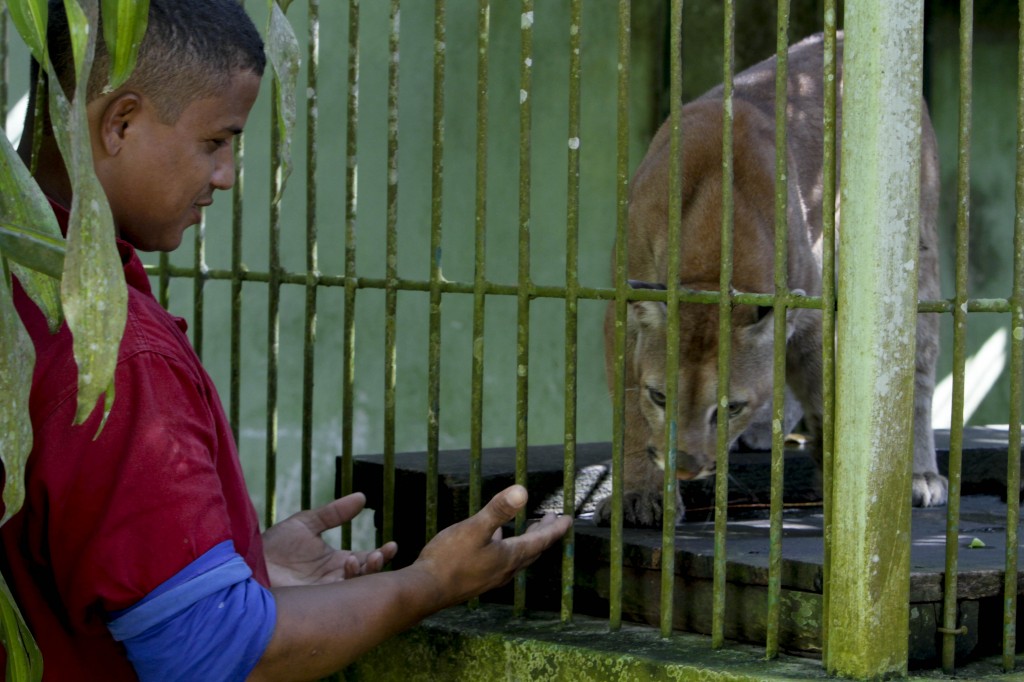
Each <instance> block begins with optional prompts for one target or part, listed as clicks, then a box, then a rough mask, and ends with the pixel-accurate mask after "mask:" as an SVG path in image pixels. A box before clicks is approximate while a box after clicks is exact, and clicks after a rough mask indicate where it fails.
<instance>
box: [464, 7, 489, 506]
mask: <svg viewBox="0 0 1024 682" xmlns="http://www.w3.org/2000/svg"><path fill="white" fill-rule="evenodd" d="M490 17H491V6H490V0H479V6H478V9H477V66H476V196H475V216H474V262H475V266H474V270H473V364H472V367H471V370H470V372H471V383H472V390H471V393H472V416H471V419H470V450H471V453H472V454H471V457H470V463H469V467H470V469H469V512H470V513H471V514H475V513H476V512H477V511H478V510H479V509H480V505H481V500H480V497H481V490H480V489H481V487H482V479H483V471H482V468H481V464H482V462H481V461H482V458H483V411H484V319H485V317H484V310H485V306H486V301H487V299H486V297H485V295H484V291H485V288H486V286H487V258H486V254H487V76H488V64H489V62H488V54H489V50H490Z"/></svg>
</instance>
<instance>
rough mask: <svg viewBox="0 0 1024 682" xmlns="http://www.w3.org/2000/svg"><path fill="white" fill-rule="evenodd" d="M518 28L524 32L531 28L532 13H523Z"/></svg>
mask: <svg viewBox="0 0 1024 682" xmlns="http://www.w3.org/2000/svg"><path fill="white" fill-rule="evenodd" d="M520 26H521V27H522V28H523V30H526V29H528V28H530V27H531V26H533V12H523V18H522V21H521V22H520Z"/></svg>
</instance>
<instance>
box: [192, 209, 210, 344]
mask: <svg viewBox="0 0 1024 682" xmlns="http://www.w3.org/2000/svg"><path fill="white" fill-rule="evenodd" d="M194 243H195V253H194V259H195V260H194V262H195V265H194V270H193V272H194V274H193V276H192V347H193V348H194V349H195V351H196V355H198V356H199V359H200V360H202V358H203V330H204V328H205V326H206V325H205V323H204V320H203V309H204V307H205V306H204V303H205V293H206V271H207V269H208V268H207V267H206V212H205V211H204V212H203V217H202V218H201V219H200V221H199V224H198V225H196V230H195V233H194Z"/></svg>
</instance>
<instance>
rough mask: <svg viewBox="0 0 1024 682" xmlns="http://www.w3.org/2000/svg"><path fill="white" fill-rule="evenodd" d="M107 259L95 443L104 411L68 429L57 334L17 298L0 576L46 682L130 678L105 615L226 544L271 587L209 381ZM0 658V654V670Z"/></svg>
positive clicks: (135, 278)
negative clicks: (113, 311)
mask: <svg viewBox="0 0 1024 682" xmlns="http://www.w3.org/2000/svg"><path fill="white" fill-rule="evenodd" d="M58 217H59V218H60V219H61V220H62V222H63V221H66V217H67V216H66V214H65V215H58ZM118 248H119V249H120V252H121V259H122V262H123V263H124V264H125V265H124V273H125V279H126V281H127V283H128V319H127V324H126V328H125V332H124V337H123V339H122V341H121V347H120V351H119V357H118V366H117V371H116V376H115V389H116V393H115V395H116V398H115V401H114V406H113V409H112V411H111V413H110V416H109V418H108V420H107V423H106V425H105V426H104V428H103V431H102V433H101V434H100V436H99V437H98V438H96V439H95V440H93V436H94V435H95V434H96V431H97V428H98V426H99V423H100V419H101V413H102V406H98V407H97V408H96V410H95V411H94V412H93V414H92V415H91V416H90V418H89V419H88V420H87V421H86V422H85V424H83V425H81V426H72V423H73V418H74V414H75V409H76V398H77V376H78V370H77V367H76V365H75V361H74V358H73V356H72V348H71V333H70V331H69V330H68V327H67V325H64V326H63V327H62V328H61V329H60V331H59V332H58V333H57V334H53V335H51V334H50V333H49V331H48V330H47V327H46V321H45V319H44V317H43V315H42V313H41V312H40V311H39V310H38V309H37V308H36V306H35V305H34V304H33V303H32V302H31V301H30V300H29V299H28V297H27V296H26V295H25V293H24V291H23V290H22V289H21V287H20V286H16V287H15V305H16V307H17V310H18V313H19V314H20V316H21V318H22V320H23V322H24V323H25V326H26V328H27V329H28V331H29V334H30V335H31V336H32V339H33V342H34V343H35V348H36V365H35V371H34V374H33V380H32V393H31V398H30V412H31V417H32V428H33V436H34V445H33V449H32V453H31V455H30V457H29V459H28V464H27V467H26V499H25V505H24V507H23V508H22V510H21V511H20V512H18V513H17V514H16V515H15V516H14V517H13V518H11V519H10V520H9V521H8V522H7V523H6V524H4V525H3V526H2V527H0V541H2V543H3V549H4V556H3V557H0V567H2V570H3V574H4V577H5V578H6V580H7V582H8V585H9V586H10V588H11V590H12V591H13V592H14V595H15V597H16V598H17V601H18V604H19V606H20V608H21V610H22V613H23V615H24V616H25V618H26V620H27V621H28V624H29V627H30V628H31V630H32V632H33V634H34V636H35V638H36V641H37V642H38V644H39V647H40V649H41V650H42V653H43V661H44V670H45V674H44V679H46V680H87V679H97V680H107V681H109V680H134V679H136V676H135V672H134V670H133V669H132V666H131V664H130V663H129V662H128V660H127V659H126V658H125V654H124V649H123V647H122V646H121V644H119V643H117V642H115V641H114V640H113V638H112V637H111V636H110V633H109V631H108V630H107V626H106V620H105V614H107V613H108V612H111V611H117V610H121V609H125V608H127V607H129V606H132V605H133V604H135V603H136V602H138V601H139V600H141V599H142V598H143V597H145V596H146V595H147V594H148V593H149V592H150V591H152V590H153V589H154V588H156V587H157V586H159V585H160V584H161V583H162V582H164V581H165V580H167V579H168V578H170V577H171V576H173V575H175V574H176V573H177V572H178V571H180V570H181V569H182V568H184V567H185V566H186V565H188V564H189V563H191V562H192V561H193V560H195V559H196V558H197V557H199V556H200V555H201V554H203V553H204V552H206V551H207V550H209V549H210V548H211V547H213V546H214V545H216V544H217V543H219V542H222V541H224V540H228V539H230V540H233V541H234V544H235V549H236V550H237V552H238V553H239V554H241V555H242V557H243V558H244V559H245V561H246V563H247V564H248V565H249V566H250V568H252V571H253V575H254V577H255V578H256V580H258V581H259V582H260V583H262V584H263V585H264V586H269V580H268V578H267V568H266V563H265V560H264V557H263V543H262V540H261V537H260V533H259V521H258V518H257V515H256V510H255V509H254V507H253V505H252V502H251V500H250V498H249V494H248V491H247V490H246V487H245V481H244V480H243V477H242V470H241V465H240V462H239V460H238V452H237V449H236V446H235V442H234V439H233V438H232V435H231V429H230V427H229V424H228V421H227V418H226V416H225V415H224V411H223V408H222V407H221V404H220V399H219V398H218V396H217V391H216V389H215V388H214V385H213V382H212V381H211V379H210V377H209V376H208V375H207V374H206V371H205V370H204V369H203V368H202V366H201V364H200V362H199V358H198V357H197V356H196V354H195V352H194V351H193V349H192V346H191V344H190V343H189V341H188V338H187V337H186V336H185V329H186V325H185V321H184V320H182V319H180V318H176V317H173V316H171V315H170V314H169V313H167V312H166V311H165V310H164V309H163V308H162V307H161V306H160V304H159V303H158V302H157V301H156V299H155V298H153V295H152V293H151V290H150V286H149V279H148V277H147V276H146V274H145V271H144V270H143V267H142V263H141V262H140V261H139V258H138V256H137V255H136V254H135V251H134V249H132V247H131V246H130V245H128V244H126V243H124V242H121V241H119V242H118ZM0 505H2V503H0ZM0 508H2V506H0ZM3 658H4V656H3V652H2V651H0V665H2V664H3V663H4V660H3Z"/></svg>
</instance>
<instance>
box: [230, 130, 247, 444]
mask: <svg viewBox="0 0 1024 682" xmlns="http://www.w3.org/2000/svg"><path fill="white" fill-rule="evenodd" d="M234 147H235V148H234V153H235V186H234V187H232V188H231V332H230V340H229V345H230V351H229V353H230V362H231V376H230V379H229V381H230V384H229V388H228V421H229V422H231V433H232V435H233V436H234V439H235V442H236V443H237V442H238V431H239V423H240V421H241V419H240V416H241V410H242V408H241V395H242V224H243V223H242V214H243V210H242V196H243V190H244V186H245V172H244V170H243V159H244V157H245V142H244V139H243V137H242V135H236V136H235V140H234Z"/></svg>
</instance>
